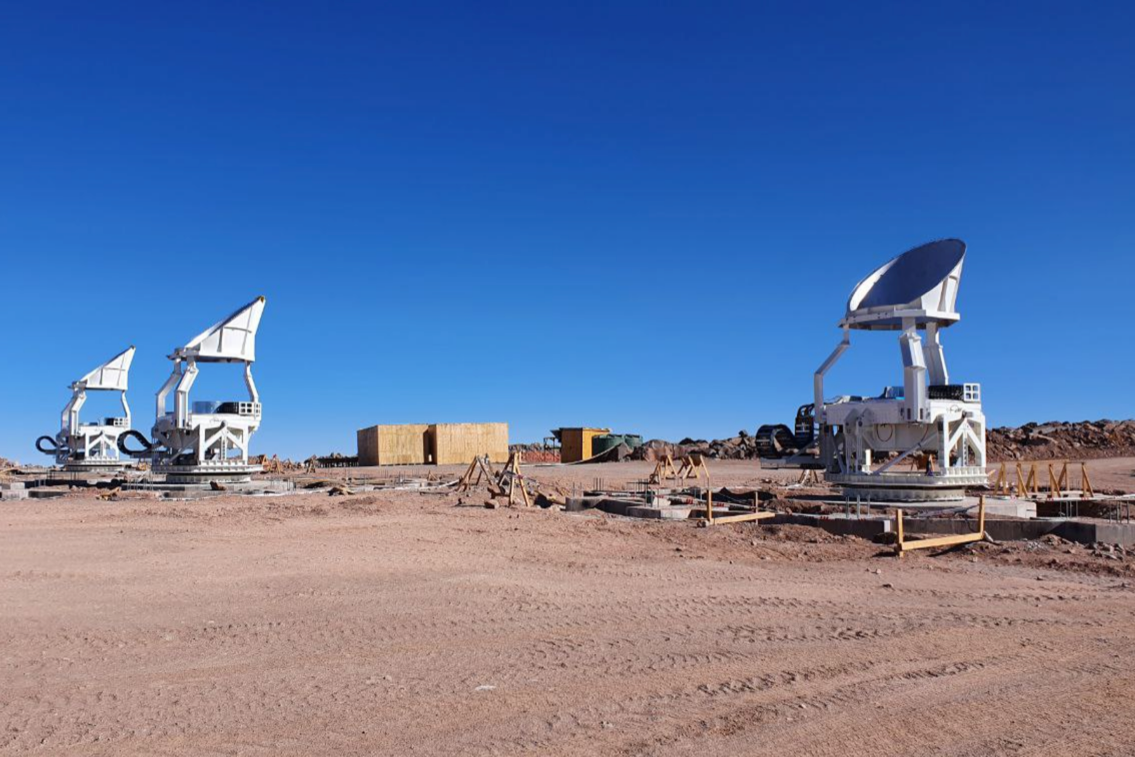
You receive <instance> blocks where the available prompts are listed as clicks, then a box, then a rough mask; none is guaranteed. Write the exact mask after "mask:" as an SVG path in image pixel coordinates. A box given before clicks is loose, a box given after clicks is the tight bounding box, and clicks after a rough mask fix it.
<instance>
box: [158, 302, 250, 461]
mask: <svg viewBox="0 0 1135 757" xmlns="http://www.w3.org/2000/svg"><path fill="white" fill-rule="evenodd" d="M264 302H265V300H264V298H263V297H257V298H256V299H255V300H253V301H252V302H250V303H248V304H247V305H245V306H244V307H242V308H240V309H239V310H237V311H236V312H235V313H233V314H232V315H230V316H228V317H227V318H225V319H224V320H222V321H221V322H219V323H217V324H216V325H214V326H212V327H211V328H209V329H207V330H206V331H204V332H202V333H201V334H199V335H198V336H197V337H196V338H194V339H192V340H190V341H189V343H188V344H186V345H185V346H184V347H179V348H178V349H176V350H174V352H173V354H172V355H170V356H169V359H170V360H172V361H173V371H172V372H171V373H170V376H169V378H168V379H166V382H165V384H163V385H162V388H161V389H160V390H159V391H158V394H157V412H156V420H155V422H154V428H153V431H152V433H151V437H152V438H151V446H150V448H149V453H150V456H151V460H152V464H153V470H154V472H156V473H164V474H166V480H167V481H170V482H194V481H207V480H244V479H247V478H248V477H249V475H250V474H252V473H254V472H257V471H259V470H260V469H261V466H259V465H252V464H250V463H249V461H248V446H249V441H250V440H251V438H252V435H253V433H255V431H256V429H258V428H259V427H260V418H261V406H260V394H259V393H258V392H257V390H256V384H255V383H254V382H253V380H252V364H253V362H255V360H256V332H257V329H259V327H260V317H261V315H262V314H263V313H264ZM206 363H242V364H243V365H244V383H245V386H246V387H247V389H248V399H247V401H236V402H195V403H192V404H190V401H189V392H190V390H191V389H192V388H193V382H194V381H195V380H196V378H197V374H198V371H199V366H200V365H202V364H206ZM171 392H172V393H173V395H174V397H173V409H172V410H170V409H169V408H168V400H169V395H170V393H171Z"/></svg>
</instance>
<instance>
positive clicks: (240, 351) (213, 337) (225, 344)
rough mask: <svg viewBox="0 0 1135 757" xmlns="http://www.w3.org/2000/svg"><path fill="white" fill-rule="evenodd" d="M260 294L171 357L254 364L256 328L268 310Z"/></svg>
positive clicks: (198, 360) (207, 361)
mask: <svg viewBox="0 0 1135 757" xmlns="http://www.w3.org/2000/svg"><path fill="white" fill-rule="evenodd" d="M264 301H265V300H264V298H263V297H257V298H256V299H255V300H253V301H252V302H250V303H248V304H247V305H245V306H244V307H242V308H241V309H240V310H237V311H236V312H235V313H233V314H232V315H230V316H229V317H228V318H225V319H224V320H223V321H221V322H220V323H218V324H216V325H215V326H212V327H211V328H209V329H207V330H206V331H204V332H202V333H201V334H198V335H197V337H195V338H194V339H193V340H192V341H190V342H189V344H187V345H185V346H184V347H182V348H180V349H179V350H177V351H176V352H175V353H174V354H173V355H172V356H171V357H192V358H194V359H195V360H197V362H201V363H210V362H212V363H227V362H234V363H235V362H244V363H251V362H254V361H255V360H256V330H257V329H258V328H260V316H261V315H263V313H264Z"/></svg>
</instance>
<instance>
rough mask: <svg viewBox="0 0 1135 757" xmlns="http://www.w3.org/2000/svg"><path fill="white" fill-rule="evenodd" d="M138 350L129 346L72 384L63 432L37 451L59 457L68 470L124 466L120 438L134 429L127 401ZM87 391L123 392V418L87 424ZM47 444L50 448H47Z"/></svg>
mask: <svg viewBox="0 0 1135 757" xmlns="http://www.w3.org/2000/svg"><path fill="white" fill-rule="evenodd" d="M133 362H134V348H133V347H129V348H127V349H125V350H123V351H122V352H120V353H118V354H117V355H115V356H114V357H112V358H111V359H110V360H107V361H106V362H105V363H103V364H102V365H99V366H98V367H97V368H95V369H94V370H93V371H91V372H90V373H87V374H86V375H85V376H83V377H82V378H81V379H79V380H78V381H75V382H73V383H72V384H71V400H70V401H69V402H68V403H67V405H66V407H64V408H63V412H62V414H61V417H60V423H59V433H58V434H56V435H55V437H54V438H52V437H50V436H41V437H40V438H39V439H37V440H36V449H38V450H39V451H40V452H43V453H45V454H48V455H53V456H54V457H55V462H56V464H57V465H61V466H63V468H64V469H65V470H75V471H77V470H98V469H108V468H110V469H113V468H120V467H122V466H123V463H122V460H121V459H120V458H119V455H118V438H119V437H120V436H121V435H122V434H123V433H125V432H126V431H128V430H129V429H130V405H129V404H128V403H127V402H126V390H127V388H128V386H129V379H130V365H131V363H133ZM87 392H119V393H120V397H121V401H122V415H121V416H119V417H115V418H104V419H102V421H100V422H96V423H83V422H82V421H81V420H80V419H79V413H80V411H81V410H82V409H83V405H84V404H85V403H86V401H87ZM44 443H46V444H48V445H50V447H49V448H45V447H44Z"/></svg>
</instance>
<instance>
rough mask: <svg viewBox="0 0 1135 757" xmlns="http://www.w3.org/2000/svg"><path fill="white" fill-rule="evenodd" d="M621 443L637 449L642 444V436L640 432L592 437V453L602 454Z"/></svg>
mask: <svg viewBox="0 0 1135 757" xmlns="http://www.w3.org/2000/svg"><path fill="white" fill-rule="evenodd" d="M620 444H625V445H627V447H629V448H630V449H635V448H636V447H641V446H642V437H641V436H639V435H638V434H601V435H599V436H595V437H592V438H591V454H592V455H593V456H594V455H602V454H603V453H604V452H606V451H608V450H611V449H614V448H615V447H618V446H619V445H620Z"/></svg>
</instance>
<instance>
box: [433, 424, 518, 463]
mask: <svg viewBox="0 0 1135 757" xmlns="http://www.w3.org/2000/svg"><path fill="white" fill-rule="evenodd" d="M429 437H430V449H431V451H432V452H433V462H434V463H436V464H438V465H449V464H452V463H462V464H467V463H471V462H473V458H475V457H478V456H480V455H488V456H489V460H491V461H492V462H494V463H503V462H507V460H508V424H507V423H438V424H435V425H433V426H430V430H429Z"/></svg>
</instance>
